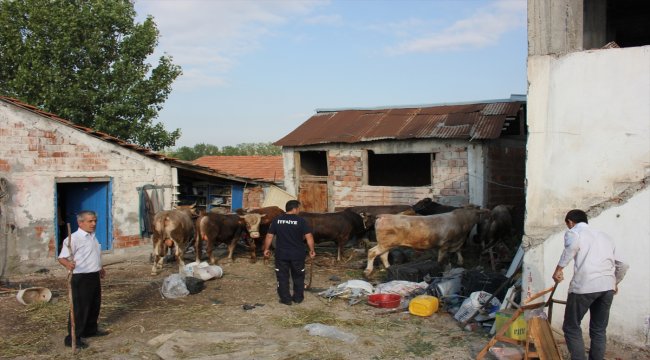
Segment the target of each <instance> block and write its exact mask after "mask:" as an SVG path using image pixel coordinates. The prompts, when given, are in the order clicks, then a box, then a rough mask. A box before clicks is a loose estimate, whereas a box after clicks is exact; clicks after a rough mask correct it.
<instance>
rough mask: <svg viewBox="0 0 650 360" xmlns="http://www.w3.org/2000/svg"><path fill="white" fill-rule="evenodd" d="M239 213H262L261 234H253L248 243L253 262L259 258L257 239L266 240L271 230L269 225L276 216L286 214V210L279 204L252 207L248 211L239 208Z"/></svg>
mask: <svg viewBox="0 0 650 360" xmlns="http://www.w3.org/2000/svg"><path fill="white" fill-rule="evenodd" d="M237 213H238V214H242V215H243V214H260V215H262V218H261V222H260V226H259V236H258V237H253V236H251V237H250V239H249V242H248V245H249V246H250V248H251V262H255V261H256V260H257V255H256V254H255V250H256V249H257V244H256V243H255V240H257V239H261V240H262V241H264V238H265V237H266V233H267V232H268V231H269V227H270V226H271V222H272V221H273V219H275V218H276V217H278V216H280V215H282V214H284V210H282V209H280V208H279V207H277V206H267V207H263V208H259V209H252V210H249V211H247V212H243V211H242V212H240V211H239V210H238V211H237Z"/></svg>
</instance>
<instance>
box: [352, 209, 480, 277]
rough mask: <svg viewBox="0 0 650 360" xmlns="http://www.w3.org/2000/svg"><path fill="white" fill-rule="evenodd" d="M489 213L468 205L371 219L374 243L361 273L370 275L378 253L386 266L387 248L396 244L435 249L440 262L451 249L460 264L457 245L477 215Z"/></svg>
mask: <svg viewBox="0 0 650 360" xmlns="http://www.w3.org/2000/svg"><path fill="white" fill-rule="evenodd" d="M489 212H490V210H487V209H479V208H478V207H473V206H469V207H465V208H461V209H456V210H454V211H452V212H449V213H444V214H437V215H427V216H406V215H382V216H380V217H379V218H378V219H377V221H376V222H375V231H376V232H377V246H375V247H373V248H371V249H370V250H368V265H367V267H366V270H365V271H364V275H365V276H366V277H368V276H370V274H371V273H372V270H373V262H374V261H375V258H376V257H377V256H380V258H381V261H382V263H383V264H384V267H385V268H388V267H389V266H390V264H389V263H388V251H389V250H390V249H392V248H395V247H398V246H406V247H410V248H413V249H416V250H427V249H431V248H434V247H435V248H438V263H440V262H442V260H443V259H444V258H445V255H446V254H447V253H448V252H455V253H456V255H457V256H458V263H459V264H462V263H463V257H462V255H461V253H460V248H461V247H462V246H463V244H464V243H465V240H466V239H467V236H468V235H469V233H470V231H471V230H472V228H473V227H474V225H476V224H477V223H478V222H479V221H480V217H481V215H482V214H487V213H489Z"/></svg>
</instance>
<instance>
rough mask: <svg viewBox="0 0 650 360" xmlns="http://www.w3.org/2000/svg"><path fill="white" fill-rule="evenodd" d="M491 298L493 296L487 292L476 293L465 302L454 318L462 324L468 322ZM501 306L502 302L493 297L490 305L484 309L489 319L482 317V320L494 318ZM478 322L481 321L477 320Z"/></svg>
mask: <svg viewBox="0 0 650 360" xmlns="http://www.w3.org/2000/svg"><path fill="white" fill-rule="evenodd" d="M491 296H492V294H490V293H488V292H485V291H474V292H473V293H471V294H470V295H469V297H468V298H467V299H465V301H463V304H462V305H461V306H460V309H458V311H457V312H456V314H455V315H454V318H455V319H456V320H458V321H460V322H464V321H466V320H467V319H469V318H470V317H471V316H472V315H474V313H475V312H476V311H477V310H478V309H480V308H481V307H482V306H483V304H485V302H486V301H487V300H488V299H489V298H490V297H491ZM500 306H501V302H500V301H499V299H497V298H496V297H493V298H492V300H490V304H489V305H487V306H485V308H484V310H486V312H487V313H488V314H489V315H488V316H487V317H486V316H483V315H482V316H481V319H482V320H487V319H491V318H494V317H495V316H496V312H497V310H498V309H499V307H500ZM477 320H479V319H478V318H477Z"/></svg>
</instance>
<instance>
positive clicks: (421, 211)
mask: <svg viewBox="0 0 650 360" xmlns="http://www.w3.org/2000/svg"><path fill="white" fill-rule="evenodd" d="M456 209H458V207H455V206H449V205H443V204H440V203H437V202H435V201H433V199H431V198H424V199H422V200H420V201H418V202H416V203H415V204H414V205H413V211H415V212H416V213H417V214H418V215H435V214H444V213H446V212H450V211H453V210H456Z"/></svg>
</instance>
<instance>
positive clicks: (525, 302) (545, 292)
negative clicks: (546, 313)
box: [524, 285, 555, 304]
mask: <svg viewBox="0 0 650 360" xmlns="http://www.w3.org/2000/svg"><path fill="white" fill-rule="evenodd" d="M553 290H555V285H553V286H551V287H550V288H548V289H545V290H542V291H540V292H538V293H537V294H535V295H533V296H531V297H529V298H528V299H526V301H524V304H528V303H529V302H531V301H533V300H535V299H537V298H538V297H540V296H544V295H546V294H547V293H549V292H551V291H553Z"/></svg>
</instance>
